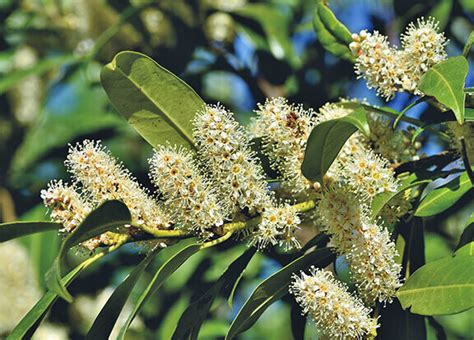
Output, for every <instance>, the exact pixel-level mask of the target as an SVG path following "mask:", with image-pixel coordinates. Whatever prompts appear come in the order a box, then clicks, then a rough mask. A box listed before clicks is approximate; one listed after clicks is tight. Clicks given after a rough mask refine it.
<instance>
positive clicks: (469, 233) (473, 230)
mask: <svg viewBox="0 0 474 340" xmlns="http://www.w3.org/2000/svg"><path fill="white" fill-rule="evenodd" d="M473 241H474V213H472V214H471V217H469V220H467V222H466V228H464V231H463V232H462V234H461V237H460V239H459V244H458V245H457V247H456V249H459V248H461V247H462V246H465V245H466V244H468V243H471V242H473Z"/></svg>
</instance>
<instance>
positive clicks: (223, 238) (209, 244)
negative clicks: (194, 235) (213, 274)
mask: <svg viewBox="0 0 474 340" xmlns="http://www.w3.org/2000/svg"><path fill="white" fill-rule="evenodd" d="M232 235H233V232H232V231H229V232H227V233H225V234H224V235H223V236H221V237H219V238H216V239H215V240H212V241H208V242H205V243H203V244H202V246H201V249H206V248H210V247H214V246H216V245H218V244H220V243H222V242H224V241H227V240H228V239H229V238H230V237H231V236H232Z"/></svg>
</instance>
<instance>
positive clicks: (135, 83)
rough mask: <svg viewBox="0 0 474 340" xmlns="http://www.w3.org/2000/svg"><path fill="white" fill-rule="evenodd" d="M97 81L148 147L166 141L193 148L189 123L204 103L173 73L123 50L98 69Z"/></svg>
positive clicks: (142, 56) (151, 60) (136, 53)
mask: <svg viewBox="0 0 474 340" xmlns="http://www.w3.org/2000/svg"><path fill="white" fill-rule="evenodd" d="M101 81H102V85H103V86H104V89H105V91H106V92H107V95H108V96H109V99H110V101H111V102H112V104H113V105H114V107H115V108H116V109H117V111H118V112H120V113H121V114H122V115H123V116H124V117H125V118H126V119H127V120H128V122H129V123H130V124H131V125H132V126H133V127H134V128H135V129H136V130H137V131H138V133H139V134H140V135H141V136H142V137H143V138H144V139H145V140H146V141H147V142H148V143H150V144H151V145H152V146H156V145H158V144H163V143H165V142H167V141H169V142H171V143H173V144H179V145H184V146H186V147H194V141H193V124H192V120H193V118H194V116H195V114H196V113H197V112H199V111H201V110H203V109H204V105H205V104H204V102H203V100H202V99H201V98H200V97H199V96H198V95H197V94H196V92H194V90H193V89H192V88H191V87H190V86H189V85H188V84H186V83H185V82H184V81H182V80H181V79H179V78H178V77H177V76H175V75H174V74H173V73H171V72H170V71H168V70H167V69H165V68H163V67H162V66H160V65H159V64H158V63H156V62H155V61H154V60H153V59H151V58H149V57H147V56H145V55H143V54H141V53H138V52H129V51H126V52H120V53H118V54H117V55H116V56H115V58H114V59H113V60H112V62H110V63H109V64H107V65H106V66H105V67H104V68H103V69H102V73H101Z"/></svg>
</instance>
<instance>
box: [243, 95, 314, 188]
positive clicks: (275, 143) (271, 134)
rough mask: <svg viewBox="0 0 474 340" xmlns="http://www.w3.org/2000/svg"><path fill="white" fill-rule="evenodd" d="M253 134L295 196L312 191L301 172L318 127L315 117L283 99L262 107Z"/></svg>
mask: <svg viewBox="0 0 474 340" xmlns="http://www.w3.org/2000/svg"><path fill="white" fill-rule="evenodd" d="M256 113H257V115H258V117H257V118H256V119H254V120H253V121H252V126H251V132H252V133H253V135H254V136H256V137H261V138H262V140H263V145H262V146H263V152H264V154H265V155H267V156H268V158H269V160H270V162H271V164H270V165H271V166H272V167H273V168H274V169H276V170H278V171H279V173H280V174H281V175H282V179H283V184H284V185H286V186H287V187H288V188H290V190H291V192H293V193H295V194H301V193H305V192H307V191H308V190H310V189H311V188H312V185H311V182H310V181H308V180H307V179H306V178H305V177H304V176H303V174H302V172H301V164H302V162H303V157H304V150H305V148H306V142H307V140H308V136H309V134H310V133H311V130H312V128H313V127H314V125H315V119H314V113H313V111H311V110H304V109H303V108H302V106H296V105H290V104H288V102H287V100H286V99H284V98H281V97H276V98H271V99H267V101H266V102H265V104H259V105H258V110H257V111H256Z"/></svg>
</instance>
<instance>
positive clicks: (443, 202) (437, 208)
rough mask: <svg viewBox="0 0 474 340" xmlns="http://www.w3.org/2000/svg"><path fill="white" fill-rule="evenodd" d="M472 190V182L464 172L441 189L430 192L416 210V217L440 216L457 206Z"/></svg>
mask: <svg viewBox="0 0 474 340" xmlns="http://www.w3.org/2000/svg"><path fill="white" fill-rule="evenodd" d="M471 189H472V182H471V180H470V179H469V176H468V175H467V172H463V173H462V174H461V175H460V176H458V177H456V178H454V179H453V180H451V181H449V182H448V183H446V184H445V185H443V186H441V187H440V188H436V189H434V190H432V191H430V192H429V193H428V194H427V195H426V196H425V197H424V198H423V199H422V201H421V203H420V205H419V206H418V208H417V209H416V212H415V216H423V217H425V216H432V215H436V214H439V213H441V212H443V211H445V210H446V209H448V208H450V207H451V206H453V204H455V203H456V202H457V201H458V200H459V199H460V198H461V197H462V196H464V195H465V194H466V193H467V192H469V191H470V190H471Z"/></svg>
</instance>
